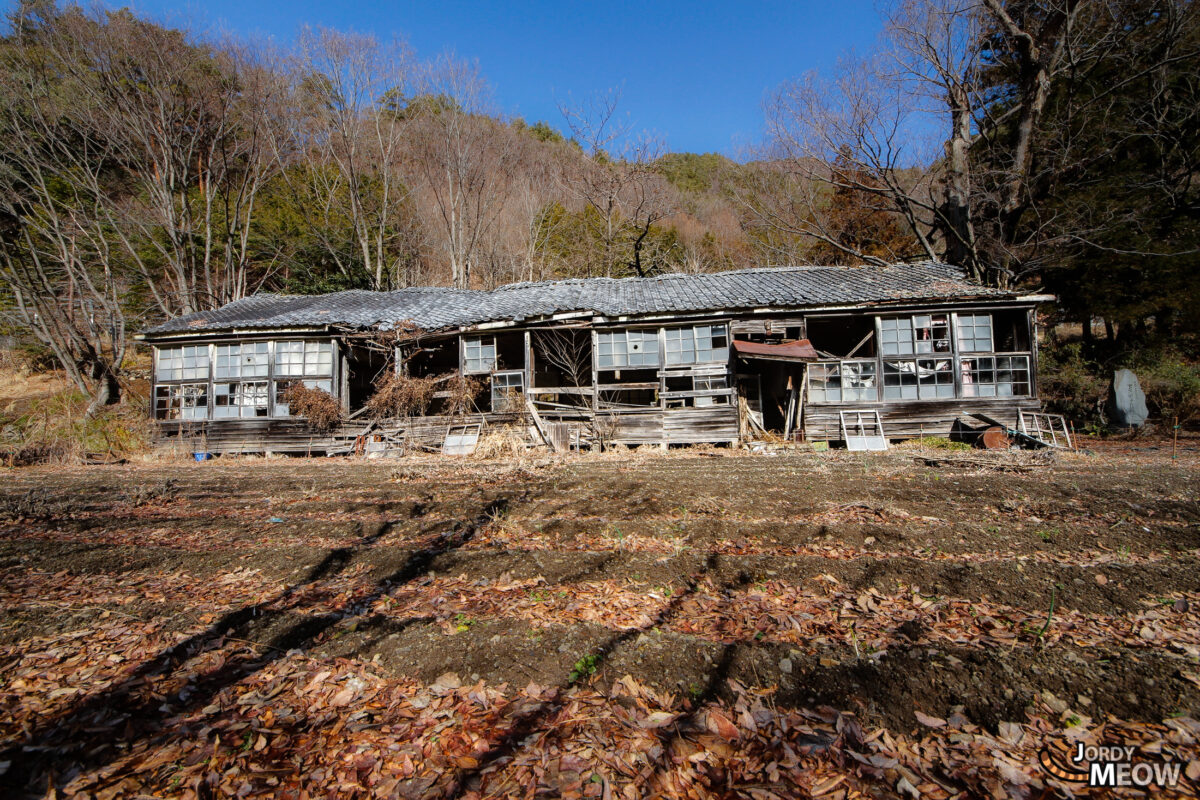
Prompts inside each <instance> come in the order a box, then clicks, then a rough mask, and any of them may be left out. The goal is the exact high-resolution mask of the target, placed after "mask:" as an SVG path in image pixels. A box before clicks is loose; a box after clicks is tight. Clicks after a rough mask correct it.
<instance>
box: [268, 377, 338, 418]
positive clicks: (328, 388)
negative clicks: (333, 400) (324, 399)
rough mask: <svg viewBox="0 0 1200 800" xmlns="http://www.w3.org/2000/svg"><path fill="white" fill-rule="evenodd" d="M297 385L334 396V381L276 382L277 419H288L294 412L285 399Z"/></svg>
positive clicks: (303, 380) (275, 413) (275, 411)
mask: <svg viewBox="0 0 1200 800" xmlns="http://www.w3.org/2000/svg"><path fill="white" fill-rule="evenodd" d="M296 384H300V385H302V386H305V387H306V388H309V389H320V390H321V391H322V392H325V393H326V394H333V381H332V380H317V379H301V380H282V381H275V398H274V399H275V410H274V415H275V416H276V417H287V416H290V415H291V413H292V411H291V409H290V408H289V407H288V404H287V401H286V400H284V397H285V396H286V395H287V391H288V389H290V388H292V387H293V386H295V385H296ZM259 416H261V415H259Z"/></svg>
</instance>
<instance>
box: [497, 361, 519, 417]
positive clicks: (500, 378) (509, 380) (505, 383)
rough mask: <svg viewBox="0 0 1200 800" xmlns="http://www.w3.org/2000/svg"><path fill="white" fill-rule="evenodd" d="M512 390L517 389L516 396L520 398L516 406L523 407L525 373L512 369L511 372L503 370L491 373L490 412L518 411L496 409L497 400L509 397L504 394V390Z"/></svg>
mask: <svg viewBox="0 0 1200 800" xmlns="http://www.w3.org/2000/svg"><path fill="white" fill-rule="evenodd" d="M514 388H516V389H517V392H516V394H517V395H518V396H519V397H520V398H521V400H519V401H518V406H523V405H524V397H525V371H524V370H519V369H512V370H504V371H502V372H493V373H492V380H491V394H492V411H494V412H499V411H514V410H519V409H512V408H508V409H500V408H498V407H497V406H498V403H497V401H498V400H505V399H507V398H508V397H509V396H510V393H509V392H506V391H505V390H506V389H507V390H512V389H514Z"/></svg>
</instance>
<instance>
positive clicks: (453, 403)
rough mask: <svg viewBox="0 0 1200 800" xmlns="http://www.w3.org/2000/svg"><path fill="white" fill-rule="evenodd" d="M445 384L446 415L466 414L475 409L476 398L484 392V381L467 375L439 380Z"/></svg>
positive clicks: (445, 377) (446, 376)
mask: <svg viewBox="0 0 1200 800" xmlns="http://www.w3.org/2000/svg"><path fill="white" fill-rule="evenodd" d="M442 382H444V387H443V390H444V391H445V393H446V395H445V400H446V413H448V414H454V415H456V416H457V415H459V414H466V413H468V412H470V411H471V410H473V409H474V408H475V398H477V397H478V396H479V393H480V392H481V391H483V381H481V380H480V379H479V378H473V377H469V376H467V375H458V374H454V373H451V374H448V375H443V376H442V377H441V378H440V379H439V383H442Z"/></svg>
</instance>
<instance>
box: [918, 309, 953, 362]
mask: <svg viewBox="0 0 1200 800" xmlns="http://www.w3.org/2000/svg"><path fill="white" fill-rule="evenodd" d="M913 333H914V335H915V337H916V340H917V352H918V353H949V352H950V316H949V315H948V314H918V315H916V316H915V317H913Z"/></svg>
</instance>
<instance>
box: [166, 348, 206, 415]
mask: <svg viewBox="0 0 1200 800" xmlns="http://www.w3.org/2000/svg"><path fill="white" fill-rule="evenodd" d="M205 349H206V350H207V348H205ZM206 356H207V354H206ZM206 361H207V357H206ZM154 416H155V418H156V419H181V420H192V419H207V418H208V384H207V383H176V384H170V385H167V386H157V387H155V389H154Z"/></svg>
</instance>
